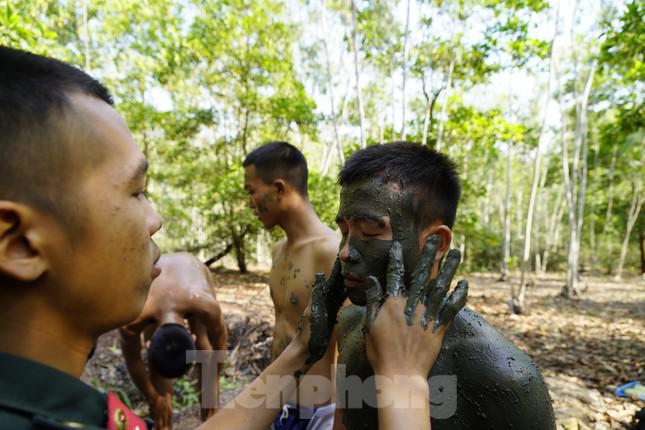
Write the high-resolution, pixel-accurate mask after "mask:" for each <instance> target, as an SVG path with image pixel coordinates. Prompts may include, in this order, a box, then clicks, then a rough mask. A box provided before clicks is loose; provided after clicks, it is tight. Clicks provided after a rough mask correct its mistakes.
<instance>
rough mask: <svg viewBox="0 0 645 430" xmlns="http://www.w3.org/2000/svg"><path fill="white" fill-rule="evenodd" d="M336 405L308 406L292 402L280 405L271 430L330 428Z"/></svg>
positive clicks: (319, 429) (328, 429)
mask: <svg viewBox="0 0 645 430" xmlns="http://www.w3.org/2000/svg"><path fill="white" fill-rule="evenodd" d="M335 412H336V405H335V404H333V403H332V404H330V405H327V406H322V407H320V408H316V409H313V408H308V407H305V406H300V405H297V404H294V403H287V404H286V405H284V406H283V407H282V411H280V413H279V414H278V416H277V417H276V419H275V421H274V422H273V425H271V430H332V428H333V427H334V413H335Z"/></svg>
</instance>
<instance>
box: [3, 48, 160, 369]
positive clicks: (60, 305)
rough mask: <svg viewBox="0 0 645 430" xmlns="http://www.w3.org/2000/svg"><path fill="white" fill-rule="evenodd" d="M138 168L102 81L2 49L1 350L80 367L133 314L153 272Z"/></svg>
mask: <svg viewBox="0 0 645 430" xmlns="http://www.w3.org/2000/svg"><path fill="white" fill-rule="evenodd" d="M146 168H147V161H146V160H145V158H144V156H143V154H142V152H141V151H140V149H139V148H138V147H137V145H136V143H135V142H134V140H133V138H132V136H131V134H130V131H129V130H128V127H127V125H126V123H125V121H124V120H123V118H122V117H121V116H120V115H119V114H118V113H117V112H116V111H115V110H114V109H113V107H112V99H111V97H110V95H109V93H108V91H107V90H106V89H105V88H104V87H103V86H102V85H101V84H100V83H98V82H97V81H96V80H94V79H92V78H91V77H90V76H88V75H87V74H85V73H83V72H82V71H81V70H79V69H76V68H74V67H72V66H69V65H67V64H65V63H62V62H59V61H56V60H53V59H49V58H45V57H41V56H37V55H33V54H30V53H26V52H22V51H18V50H13V49H10V48H6V47H0V172H2V173H1V174H0V303H2V307H3V309H2V319H1V320H0V351H2V352H8V353H12V354H15V355H18V356H22V357H25V358H30V359H32V360H35V361H39V362H42V363H44V364H47V365H49V366H51V367H55V368H58V369H60V370H63V371H65V372H67V373H72V374H74V373H78V374H80V371H81V370H82V364H83V363H84V357H85V356H87V353H88V352H89V350H90V349H91V347H92V344H93V343H94V341H95V340H96V337H98V335H100V334H101V333H103V332H105V331H107V330H110V329H112V328H116V327H118V326H120V325H122V324H125V323H127V322H129V321H131V320H133V319H135V318H136V317H137V315H138V313H139V312H140V310H141V308H142V306H143V304H144V302H145V299H146V295H147V292H148V288H149V287H150V283H151V281H152V279H153V278H154V277H155V276H156V275H158V273H159V269H158V268H156V267H155V262H156V260H157V259H158V258H159V250H158V248H157V246H156V245H155V244H154V242H153V241H152V239H151V237H152V235H153V234H154V233H155V232H156V231H157V230H159V228H160V227H161V218H160V217H159V215H158V214H157V213H156V211H155V210H154V209H153V208H152V207H151V205H150V203H149V202H148V201H147V199H146V196H145V193H144V186H145V173H146Z"/></svg>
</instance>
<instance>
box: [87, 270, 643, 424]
mask: <svg viewBox="0 0 645 430" xmlns="http://www.w3.org/2000/svg"><path fill="white" fill-rule="evenodd" d="M496 278H497V276H496V275H494V274H471V275H469V276H468V279H469V281H470V285H471V288H470V297H469V306H470V307H472V308H473V309H475V310H476V311H478V312H480V313H481V314H482V315H484V317H486V319H488V320H489V321H490V322H491V323H493V324H494V325H495V326H496V327H497V328H498V329H499V330H500V331H502V332H503V333H504V334H505V335H506V336H508V337H509V338H511V339H512V340H513V341H514V342H515V343H516V344H517V345H518V346H519V347H520V348H521V349H523V350H524V351H526V352H527V353H528V354H529V355H530V356H531V357H533V359H534V360H535V361H536V362H537V364H538V366H539V367H540V368H541V370H542V372H543V374H544V377H545V379H546V381H547V384H548V385H549V390H550V393H551V397H552V399H553V403H554V409H555V413H556V417H557V419H558V423H559V428H565V429H567V430H571V429H577V428H580V429H585V428H591V429H621V428H629V424H630V423H631V421H632V417H633V416H634V414H635V412H636V411H637V410H639V409H640V408H642V407H644V406H645V402H643V401H637V400H630V399H624V398H618V397H616V396H615V395H614V394H613V391H614V390H615V388H617V387H618V386H620V385H622V384H624V383H626V382H629V381H632V380H640V381H641V382H643V381H644V380H645V335H644V333H645V280H643V278H640V277H632V278H628V279H625V280H623V281H622V282H614V281H613V280H610V279H609V278H606V277H583V293H582V296H581V298H580V299H578V300H573V301H569V300H565V299H562V298H560V297H558V293H559V292H560V289H561V287H562V279H563V276H562V275H559V276H558V275H552V274H549V275H547V276H544V277H540V278H538V279H536V281H535V285H534V286H533V287H531V288H530V289H529V290H528V292H527V299H528V306H529V307H530V309H529V312H528V314H527V315H522V316H511V315H509V312H508V306H507V305H506V301H507V299H508V297H509V288H510V286H509V284H508V283H507V282H497V281H496ZM215 280H216V284H217V287H216V294H217V298H218V299H219V301H220V303H221V305H222V308H223V311H224V313H225V315H226V321H227V323H228V326H229V331H230V333H229V350H230V352H231V354H230V356H229V363H228V366H227V368H226V370H225V372H224V377H223V378H222V382H221V383H222V402H225V401H227V400H229V399H230V398H232V397H233V396H234V395H235V394H236V393H237V392H239V390H240V387H241V386H243V385H244V383H245V382H246V381H248V380H249V379H252V378H253V377H254V376H255V375H257V374H258V373H259V371H260V370H261V369H262V368H263V367H264V366H266V364H267V363H268V356H269V351H270V345H271V327H272V323H273V313H272V306H271V300H270V296H269V290H268V286H267V284H266V274H264V273H249V274H247V275H240V274H238V273H236V272H219V273H215ZM511 280H515V279H514V278H512V279H511ZM83 378H84V380H86V381H88V382H90V383H92V384H94V385H96V386H100V387H102V388H104V389H109V390H113V391H119V392H120V393H121V394H122V396H123V397H126V398H127V399H128V401H129V402H130V404H131V405H132V407H133V408H134V409H135V410H136V411H137V412H138V413H140V414H142V415H145V414H146V413H147V406H146V405H145V404H144V403H143V402H142V398H141V396H140V395H139V394H138V393H137V391H136V388H135V387H134V386H133V384H132V383H131V382H130V379H129V377H128V376H127V372H126V370H125V365H124V363H123V359H122V358H121V357H120V350H119V346H118V341H117V337H116V335H115V333H114V332H111V333H108V334H106V335H105V336H103V337H102V338H101V340H100V342H99V347H98V348H97V352H96V354H95V355H94V357H93V358H92V360H91V361H90V363H89V364H88V366H87V369H86V371H85V373H84V375H83ZM196 379H197V372H195V371H194V369H193V371H191V373H190V374H189V375H188V376H187V377H186V378H184V379H182V380H180V381H179V383H178V384H176V390H175V391H176V398H177V404H176V412H175V416H174V423H175V426H174V428H175V429H179V430H183V429H191V428H194V427H196V426H197V425H198V424H199V419H198V412H199V409H198V405H197V393H196V388H195V381H196Z"/></svg>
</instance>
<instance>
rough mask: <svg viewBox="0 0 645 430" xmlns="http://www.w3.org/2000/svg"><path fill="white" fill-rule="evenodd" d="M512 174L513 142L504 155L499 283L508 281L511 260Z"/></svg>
mask: <svg viewBox="0 0 645 430" xmlns="http://www.w3.org/2000/svg"><path fill="white" fill-rule="evenodd" d="M512 174H513V142H511V141H510V140H509V141H508V148H507V155H506V198H505V199H504V233H503V238H504V241H503V244H502V267H501V274H500V281H505V280H506V279H508V263H509V262H510V259H511V193H512V180H511V179H512Z"/></svg>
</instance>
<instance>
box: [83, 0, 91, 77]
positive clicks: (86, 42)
mask: <svg viewBox="0 0 645 430" xmlns="http://www.w3.org/2000/svg"><path fill="white" fill-rule="evenodd" d="M83 53H84V57H85V70H84V71H85V73H91V69H90V66H91V61H90V28H89V26H88V14H87V0H83Z"/></svg>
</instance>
